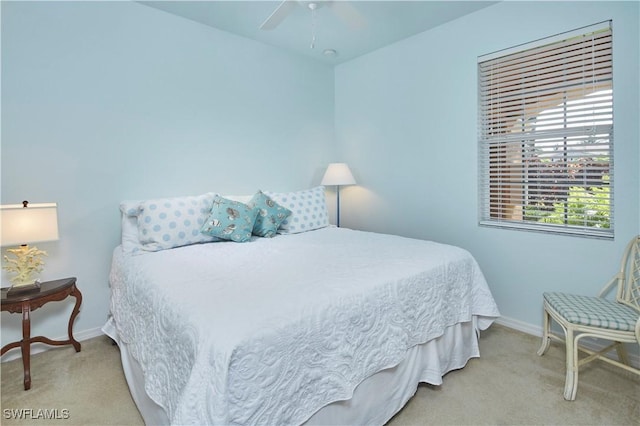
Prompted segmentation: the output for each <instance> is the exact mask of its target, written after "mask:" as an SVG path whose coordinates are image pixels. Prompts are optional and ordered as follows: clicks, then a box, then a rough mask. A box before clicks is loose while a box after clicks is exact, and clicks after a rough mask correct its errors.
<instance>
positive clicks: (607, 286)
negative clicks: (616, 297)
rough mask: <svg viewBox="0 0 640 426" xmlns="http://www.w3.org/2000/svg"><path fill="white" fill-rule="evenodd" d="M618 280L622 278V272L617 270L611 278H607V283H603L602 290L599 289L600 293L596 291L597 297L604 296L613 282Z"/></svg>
mask: <svg viewBox="0 0 640 426" xmlns="http://www.w3.org/2000/svg"><path fill="white" fill-rule="evenodd" d="M620 280H624V276H623V274H622V273H620V272H618V273H617V274H615V275H614V276H613V278H611V279H610V280H609V282H607V283H606V284H605V285H604V287H602V290H600V293H598V297H604V296H605V295H606V294H607V293H608V292H609V290H610V289H611V287H612V286H613V285H614V284H617V283H618V282H619V281H620Z"/></svg>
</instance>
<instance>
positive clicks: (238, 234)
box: [200, 195, 258, 243]
mask: <svg viewBox="0 0 640 426" xmlns="http://www.w3.org/2000/svg"><path fill="white" fill-rule="evenodd" d="M257 214H258V211H257V210H256V209H253V208H251V207H249V206H247V205H246V204H243V203H241V202H239V201H232V200H228V199H226V198H223V197H221V196H219V195H216V196H215V197H214V198H213V207H211V213H210V214H209V217H208V218H207V220H206V221H205V222H204V225H202V228H200V232H202V233H203V234H205V235H209V236H212V237H218V238H221V239H223V240H231V241H235V242H237V243H242V242H245V241H249V239H250V238H251V231H253V224H254V223H255V221H256V215H257Z"/></svg>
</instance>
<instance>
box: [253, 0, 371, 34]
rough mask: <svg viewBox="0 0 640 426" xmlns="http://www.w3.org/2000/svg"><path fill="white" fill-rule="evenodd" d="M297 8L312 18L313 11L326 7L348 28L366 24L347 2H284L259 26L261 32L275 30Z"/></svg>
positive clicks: (320, 0) (291, 0) (299, 0)
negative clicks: (305, 10) (309, 13)
mask: <svg viewBox="0 0 640 426" xmlns="http://www.w3.org/2000/svg"><path fill="white" fill-rule="evenodd" d="M298 6H303V7H306V8H307V9H309V10H310V11H311V13H312V16H315V11H316V10H317V9H318V8H320V7H323V6H327V7H328V8H329V9H331V11H332V12H333V13H335V14H336V16H338V18H340V19H341V20H342V21H344V22H345V23H346V24H347V25H348V26H349V27H351V28H354V29H359V28H362V27H364V26H365V24H366V22H365V20H364V18H363V17H362V15H360V13H359V12H358V10H357V9H356V8H355V7H353V6H352V5H351V4H350V3H349V2H347V1H341V0H319V1H303V0H284V1H283V2H282V3H280V5H278V7H277V8H276V10H274V11H273V13H271V15H270V16H269V17H268V18H267V19H266V20H265V21H264V22H263V23H262V25H260V29H261V30H272V29H274V28H276V27H277V26H278V25H280V23H281V22H282V21H284V20H285V18H286V17H287V16H289V14H290V13H291V12H292V11H293V10H294V9H295V8H296V7H298Z"/></svg>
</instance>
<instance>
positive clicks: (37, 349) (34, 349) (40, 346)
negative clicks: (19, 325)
mask: <svg viewBox="0 0 640 426" xmlns="http://www.w3.org/2000/svg"><path fill="white" fill-rule="evenodd" d="M103 334H104V333H103V332H102V327H96V328H92V329H90V330H84V331H78V332H74V333H73V337H74V338H75V339H76V340H77V341H78V342H82V341H83V340H88V339H93V338H94V337H98V336H102V335H103ZM68 338H69V336H67V335H64V336H62V337H58V338H55V339H53V340H67V339H68ZM55 347H56V346H51V345H45V344H44V343H34V344H32V345H31V355H35V354H39V353H41V352H46V351H47V350H49V349H52V348H55ZM21 356H22V355H21V352H20V348H15V349H13V350H11V351H9V352H7V353H6V354H4V355H3V356H2V362H8V361H13V360H14V359H19V358H20V357H21Z"/></svg>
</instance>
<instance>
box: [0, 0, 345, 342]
mask: <svg viewBox="0 0 640 426" xmlns="http://www.w3.org/2000/svg"><path fill="white" fill-rule="evenodd" d="M333 88H334V85H333V69H332V68H331V67H329V66H325V65H322V64H319V63H318V62H315V61H312V60H310V59H305V58H301V57H296V56H293V55H291V54H289V53H286V52H285V51H283V50H279V49H276V48H273V47H269V46H266V45H263V44H260V43H256V42H252V41H249V40H247V39H243V38H240V37H236V36H233V35H231V34H229V33H225V32H222V31H217V30H214V29H212V28H209V27H206V26H203V25H200V24H196V23H194V22H192V21H189V20H186V19H182V18H178V17H175V16H172V15H169V14H167V13H165V12H162V11H159V10H156V9H152V8H149V7H146V6H143V5H140V4H137V3H134V2H37V3H34V2H4V1H3V2H2V135H1V136H2V145H1V156H2V159H1V166H2V172H1V177H2V182H1V183H2V186H1V188H2V194H1V200H2V203H3V204H7V203H19V202H21V201H22V200H23V199H27V200H29V201H31V202H34V203H35V202H57V203H58V215H59V226H60V241H58V242H54V243H42V244H38V246H39V247H40V248H42V249H45V250H47V251H48V252H49V257H48V258H47V259H46V260H47V266H46V270H45V273H44V274H43V278H44V279H54V278H61V277H65V276H77V277H78V284H79V288H80V289H81V291H82V292H83V294H84V302H83V306H82V310H81V313H80V316H79V317H78V320H77V321H76V327H75V329H76V330H77V331H79V332H87V331H92V330H93V331H95V329H96V328H98V327H100V326H102V324H103V323H104V322H105V320H106V318H107V312H108V301H109V289H108V272H109V266H110V262H111V252H112V250H113V248H114V247H115V246H116V245H117V244H118V242H119V236H120V224H119V211H118V204H119V202H120V201H121V200H125V199H137V198H151V197H158V196H175V195H187V194H200V193H203V192H207V191H219V192H223V193H241V194H251V193H253V192H254V191H255V190H256V189H258V188H263V189H269V190H276V191H279V190H296V189H302V188H307V187H310V186H311V185H317V184H318V183H319V181H320V179H321V177H322V173H323V171H324V167H325V166H326V164H327V163H328V162H330V161H332V160H333V158H334V154H335V151H334V145H333V142H334V135H333V125H334V124H333V115H334V114H333V104H334V99H333ZM2 285H3V286H6V285H8V283H7V276H6V274H5V273H4V271H3V275H2ZM71 305H72V303H70V302H66V303H50V304H48V305H46V306H45V307H43V308H41V309H39V310H38V311H36V312H34V314H33V330H32V331H33V334H45V335H47V336H49V337H52V338H55V337H61V336H64V333H65V330H66V322H67V321H68V317H69V312H70V311H71ZM20 333H21V328H20V316H19V315H10V314H8V313H6V312H3V313H2V344H3V345H4V344H5V343H8V342H10V341H13V340H16V339H19V336H20Z"/></svg>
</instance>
